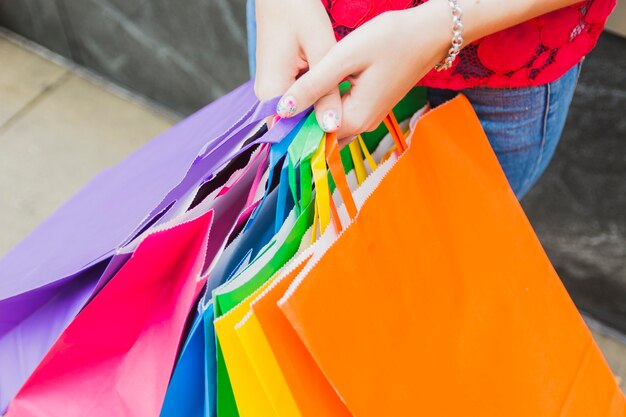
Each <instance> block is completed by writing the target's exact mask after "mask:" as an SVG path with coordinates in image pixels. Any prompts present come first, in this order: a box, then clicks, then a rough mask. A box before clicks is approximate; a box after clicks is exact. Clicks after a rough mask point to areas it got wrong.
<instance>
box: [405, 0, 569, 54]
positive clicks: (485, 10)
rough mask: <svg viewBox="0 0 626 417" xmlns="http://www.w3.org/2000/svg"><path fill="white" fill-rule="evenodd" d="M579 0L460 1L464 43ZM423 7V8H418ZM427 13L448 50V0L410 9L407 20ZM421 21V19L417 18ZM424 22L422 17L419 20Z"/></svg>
mask: <svg viewBox="0 0 626 417" xmlns="http://www.w3.org/2000/svg"><path fill="white" fill-rule="evenodd" d="M576 3H580V0H515V1H511V0H459V6H460V7H461V9H462V10H463V17H462V23H463V26H464V30H463V39H464V45H468V44H469V43H471V42H474V41H475V40H477V39H480V38H482V37H485V36H487V35H490V34H492V33H495V32H498V31H501V30H503V29H506V28H509V27H511V26H515V25H517V24H519V23H522V22H525V21H527V20H530V19H532V18H534V17H537V16H541V15H543V14H546V13H549V12H551V11H554V10H557V9H561V8H563V7H567V6H570V5H572V4H576ZM421 8H423V9H422V10H419V9H421ZM424 13H427V14H428V15H429V16H430V17H431V18H432V21H433V29H434V32H433V34H432V35H433V41H434V42H436V43H437V44H439V45H440V46H441V47H442V48H445V50H444V51H443V54H444V55H445V52H446V51H447V48H448V47H449V44H450V40H451V27H452V23H451V10H450V5H449V4H448V0H430V1H428V2H426V3H424V4H422V5H421V6H418V7H416V8H414V9H411V10H409V11H407V16H406V17H407V20H411V19H412V18H413V17H416V16H413V17H411V16H409V15H410V14H414V15H415V14H420V15H423V14H424ZM418 20H419V19H418ZM419 21H421V20H419Z"/></svg>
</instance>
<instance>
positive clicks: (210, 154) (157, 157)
mask: <svg viewBox="0 0 626 417" xmlns="http://www.w3.org/2000/svg"><path fill="white" fill-rule="evenodd" d="M275 104H276V100H272V101H270V102H265V103H259V102H258V101H257V100H256V97H255V95H254V92H253V89H252V82H248V83H246V84H244V85H243V86H241V87H239V88H237V89H236V90H234V91H233V92H231V93H229V94H228V95H226V96H224V97H222V98H221V99H219V100H217V101H215V102H213V103H211V104H210V105H208V106H206V107H205V108H203V109H202V110H200V111H198V112H197V113H195V114H193V115H191V116H190V117H188V118H187V119H185V120H183V121H182V122H180V123H179V124H178V125H176V126H174V127H173V128H171V129H170V130H168V131H166V132H165V133H163V134H161V135H159V136H157V137H156V138H155V139H153V140H152V141H151V142H149V143H148V144H146V145H145V146H143V147H142V148H140V149H139V150H137V151H136V152H135V153H133V154H131V155H130V156H129V157H127V158H126V159H125V160H123V161H122V162H120V163H119V164H118V165H116V166H115V167H113V168H110V169H108V170H105V171H103V172H102V173H100V174H99V175H97V176H96V177H95V178H94V179H92V180H91V181H90V182H89V183H88V184H87V185H86V186H85V187H84V188H83V189H82V190H81V191H79V192H78V193H77V194H76V195H75V196H74V197H73V198H72V199H70V200H69V201H68V202H67V203H65V204H64V205H63V206H62V207H61V208H59V209H58V210H57V211H56V212H55V213H54V214H53V215H52V216H51V217H50V218H48V219H47V220H46V221H45V222H44V223H43V224H41V226H39V227H38V228H37V229H36V230H35V231H34V232H33V233H32V234H30V235H29V236H27V237H26V238H25V239H24V240H23V241H22V242H21V243H20V244H19V245H18V246H16V247H15V248H14V249H13V250H12V251H10V252H9V253H8V254H7V255H5V256H4V257H3V258H2V259H0V361H1V362H2V364H0V414H1V413H2V412H4V411H5V410H6V407H7V405H8V403H9V401H10V400H11V399H12V397H13V396H14V395H15V393H16V392H17V390H18V389H19V387H20V386H21V385H22V384H23V382H24V381H25V380H26V378H27V377H28V376H29V375H30V373H31V372H32V370H33V369H34V368H35V367H36V365H37V364H38V363H39V361H40V360H41V358H42V357H43V355H44V354H45V353H46V352H47V350H48V349H49V347H50V346H51V345H52V344H53V343H54V341H55V340H56V339H57V337H58V336H59V334H60V333H61V332H62V331H63V329H65V327H66V326H67V325H68V324H69V322H70V321H71V320H72V319H73V317H74V316H75V315H76V314H77V313H78V312H79V311H80V309H82V307H83V306H84V305H85V303H86V302H87V301H88V300H89V299H90V298H91V297H92V296H93V295H94V291H96V290H97V289H99V288H101V287H102V285H104V283H105V282H106V280H107V279H108V278H110V277H111V276H112V275H113V274H115V272H116V271H117V270H118V269H119V268H120V267H121V266H122V265H123V263H124V261H125V260H126V259H127V256H126V255H121V256H120V255H118V256H114V255H115V254H116V252H117V251H118V250H119V249H120V248H122V247H123V246H125V245H126V244H128V243H129V242H130V241H131V240H132V238H134V237H135V236H136V235H137V234H138V233H139V232H140V231H142V230H145V229H146V227H147V226H153V225H155V224H158V223H159V220H160V219H159V216H163V217H162V218H163V221H165V220H166V219H167V218H168V216H167V213H168V211H169V210H172V209H173V208H175V207H177V202H179V201H182V200H184V199H185V198H187V197H188V195H189V193H192V192H194V190H195V189H197V187H198V186H199V185H200V184H202V182H203V181H205V180H206V179H208V178H210V177H211V175H212V174H213V172H214V171H215V170H216V169H218V168H219V167H220V166H221V165H223V164H224V163H226V162H228V160H229V158H232V157H233V156H234V155H236V154H237V153H239V152H243V151H244V150H245V149H247V148H248V147H250V146H252V145H253V144H255V143H260V142H268V143H273V142H276V141H278V140H280V139H282V138H283V137H284V136H285V135H286V134H287V133H288V132H289V131H290V130H291V129H292V128H293V127H294V126H295V125H296V123H297V121H298V118H295V119H293V120H292V119H288V120H281V121H280V122H279V123H278V124H277V125H276V126H275V127H274V128H273V129H272V130H271V131H270V132H268V133H267V134H265V135H263V136H262V137H261V138H260V139H259V140H257V141H255V142H254V143H250V144H246V146H245V147H243V148H241V149H237V147H238V146H240V144H241V142H242V141H243V140H244V139H245V138H246V136H247V135H249V134H250V133H251V132H252V131H253V129H254V128H256V127H257V126H258V124H259V122H260V121H262V120H263V119H264V118H266V117H268V116H270V115H271V114H272V113H273V112H274V109H275ZM155 220H156V221H155Z"/></svg>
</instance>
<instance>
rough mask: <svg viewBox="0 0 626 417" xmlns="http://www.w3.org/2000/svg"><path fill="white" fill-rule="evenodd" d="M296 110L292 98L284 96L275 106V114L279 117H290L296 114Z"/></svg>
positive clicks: (296, 107) (294, 101)
mask: <svg viewBox="0 0 626 417" xmlns="http://www.w3.org/2000/svg"><path fill="white" fill-rule="evenodd" d="M297 109H298V106H297V104H296V100H295V99H294V98H293V97H292V96H286V97H283V98H281V99H280V101H279V102H278V104H277V105H276V114H278V115H279V116H280V117H291V116H293V115H294V114H295V113H296V110H297Z"/></svg>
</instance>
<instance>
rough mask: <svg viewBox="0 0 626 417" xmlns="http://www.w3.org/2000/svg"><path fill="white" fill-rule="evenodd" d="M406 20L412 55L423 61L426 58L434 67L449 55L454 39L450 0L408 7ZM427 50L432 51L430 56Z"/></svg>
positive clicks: (437, 0) (405, 24)
mask: <svg viewBox="0 0 626 417" xmlns="http://www.w3.org/2000/svg"><path fill="white" fill-rule="evenodd" d="M404 20H405V22H404V23H403V26H404V27H406V28H407V35H406V39H407V41H408V42H409V44H410V50H411V51H412V55H416V56H417V58H418V59H419V60H420V61H421V62H423V61H424V59H425V58H426V59H427V60H428V63H429V64H432V65H431V66H432V67H434V66H435V65H436V64H437V63H439V62H440V61H441V60H442V59H444V58H445V57H446V56H447V54H448V50H449V49H450V46H451V41H452V12H451V10H450V5H449V4H448V0H431V1H428V2H426V3H423V4H421V5H419V6H417V7H414V8H412V9H408V10H407V11H406V15H405V16H404ZM425 34H426V35H427V38H426V39H425V37H424V35H425ZM425 43H426V44H427V45H426V46H427V47H428V48H427V50H425V49H424V46H425V45H424V44H425ZM427 52H431V54H430V56H425V55H424V54H426V53H427Z"/></svg>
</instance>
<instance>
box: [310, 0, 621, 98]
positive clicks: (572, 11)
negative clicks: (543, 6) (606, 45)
mask: <svg viewBox="0 0 626 417" xmlns="http://www.w3.org/2000/svg"><path fill="white" fill-rule="evenodd" d="M322 1H323V2H324V5H325V6H326V10H327V11H328V14H329V16H330V19H331V22H332V25H333V29H334V31H335V36H336V37H337V39H341V38H343V37H344V36H346V35H347V34H348V33H350V32H351V31H352V30H354V29H355V28H357V27H358V26H360V25H362V24H363V23H365V22H367V21H368V20H370V19H372V18H373V17H375V16H377V15H379V14H381V13H384V12H386V11H390V10H402V9H407V8H410V7H415V6H418V5H420V4H422V3H424V2H425V1H427V0H322ZM615 1H616V0H585V1H582V2H581V3H577V4H575V5H572V6H569V7H565V8H563V9H559V10H556V11H554V12H551V13H548V14H545V15H543V16H539V17H537V18H534V19H531V20H529V21H527V22H524V23H522V24H519V25H517V26H514V27H511V28H509V29H506V30H503V31H501V32H498V33H494V34H492V35H489V36H486V37H484V38H482V39H479V40H478V41H476V42H474V43H472V44H470V45H468V46H466V47H465V48H464V49H463V50H462V51H461V53H460V54H459V56H458V57H457V59H456V61H455V62H454V64H453V65H452V67H451V68H450V69H448V70H446V71H441V72H436V71H434V70H433V71H431V72H430V73H428V74H427V75H426V76H425V77H424V78H423V79H422V81H420V84H421V85H426V86H429V87H436V88H447V89H452V90H462V89H464V88H471V87H491V88H515V87H528V86H534V85H542V84H546V83H549V82H552V81H554V80H556V79H558V78H559V77H560V76H561V75H563V74H564V73H565V72H566V71H567V70H568V69H570V68H571V67H572V66H574V65H576V64H577V63H578V62H579V61H580V60H581V59H582V58H583V57H584V56H585V55H586V54H587V53H589V51H591V49H592V48H593V47H594V46H595V44H596V42H597V40H598V37H599V36H600V33H601V32H602V30H603V29H604V24H605V22H606V19H607V17H608V15H609V13H610V12H611V10H612V9H613V7H614V6H615Z"/></svg>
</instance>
